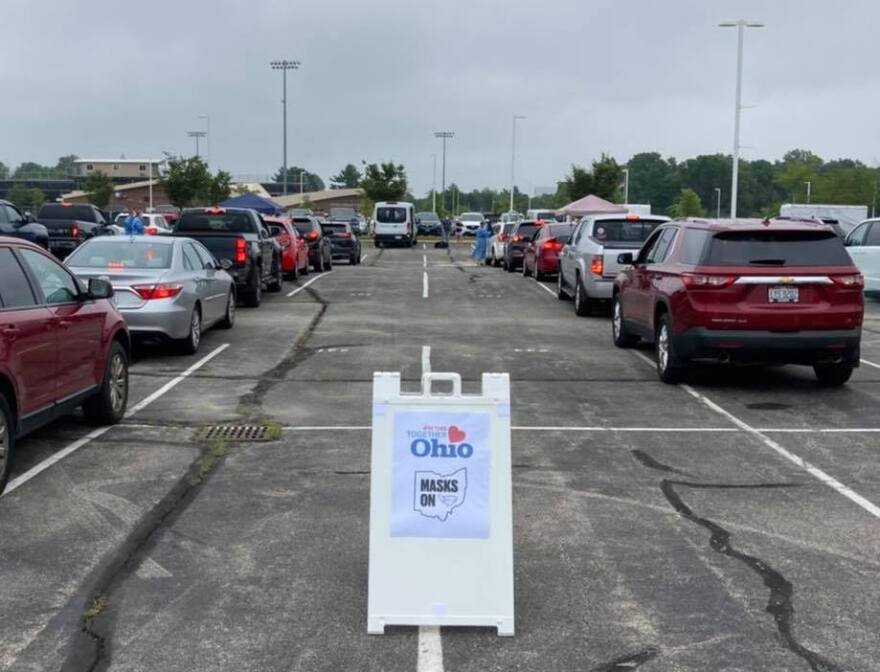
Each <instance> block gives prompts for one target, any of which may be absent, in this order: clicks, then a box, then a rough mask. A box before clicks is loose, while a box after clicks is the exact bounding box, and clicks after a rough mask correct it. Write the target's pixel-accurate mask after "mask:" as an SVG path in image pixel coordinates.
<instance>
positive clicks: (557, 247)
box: [522, 219, 574, 281]
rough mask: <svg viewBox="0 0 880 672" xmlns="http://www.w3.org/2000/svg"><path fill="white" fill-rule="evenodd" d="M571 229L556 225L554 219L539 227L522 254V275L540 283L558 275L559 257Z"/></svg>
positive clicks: (564, 225)
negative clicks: (532, 277) (546, 278)
mask: <svg viewBox="0 0 880 672" xmlns="http://www.w3.org/2000/svg"><path fill="white" fill-rule="evenodd" d="M573 228H574V227H573V225H571V224H557V223H556V220H555V219H554V220H552V221H547V222H546V223H545V224H544V226H542V227H540V228H539V229H538V231H537V232H536V233H535V235H534V236H533V237H532V240H531V241H530V242H529V244H528V246H527V247H526V248H525V250H524V252H523V262H522V272H523V275H524V276H526V277H528V276H530V275H534V276H535V280H538V281H540V280H543V279H544V278H545V277H547V276H548V275H552V274H554V273H558V272H559V255H560V253H561V252H562V247H563V245H567V244H568V241H569V240H570V239H571V233H572V229H573Z"/></svg>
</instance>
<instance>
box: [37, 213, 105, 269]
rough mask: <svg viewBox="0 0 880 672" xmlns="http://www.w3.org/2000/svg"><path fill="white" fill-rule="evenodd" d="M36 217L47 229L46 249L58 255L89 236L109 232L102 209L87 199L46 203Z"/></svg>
mask: <svg viewBox="0 0 880 672" xmlns="http://www.w3.org/2000/svg"><path fill="white" fill-rule="evenodd" d="M37 221H38V222H39V223H40V224H42V225H43V226H45V227H46V229H47V230H48V232H49V251H50V252H52V254H54V255H55V256H56V257H58V258H59V259H64V257H66V256H67V255H68V254H70V253H71V252H72V251H73V250H75V249H76V248H77V247H79V246H80V245H82V244H83V243H84V242H85V241H86V240H88V239H89V238H94V237H95V236H100V235H105V234H107V233H109V231H108V230H107V220H106V219H104V213H102V212H101V211H100V210H99V209H98V208H96V207H95V206H94V205H89V204H87V203H82V204H80V203H46V204H44V205H43V206H42V207H41V208H40V211H39V212H38V213H37Z"/></svg>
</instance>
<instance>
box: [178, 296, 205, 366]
mask: <svg viewBox="0 0 880 672" xmlns="http://www.w3.org/2000/svg"><path fill="white" fill-rule="evenodd" d="M201 343H202V312H201V310H199V307H198V306H196V307H195V308H193V312H192V315H191V316H190V318H189V335H188V336H187V337H186V338H184V339H183V340H182V341H180V351H181V352H182V353H183V354H184V355H194V354H196V353H197V352H198V351H199V345H201Z"/></svg>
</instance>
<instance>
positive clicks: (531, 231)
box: [516, 224, 541, 238]
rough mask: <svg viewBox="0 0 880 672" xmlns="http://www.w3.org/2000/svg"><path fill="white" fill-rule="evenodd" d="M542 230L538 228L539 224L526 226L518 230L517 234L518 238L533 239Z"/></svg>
mask: <svg viewBox="0 0 880 672" xmlns="http://www.w3.org/2000/svg"><path fill="white" fill-rule="evenodd" d="M540 228H541V227H540V226H538V225H537V224H525V225H522V226H520V227H519V228H518V229H517V230H516V234H517V235H518V236H522V237H523V238H531V237H532V236H534V235H535V231H537V230H538V229H540Z"/></svg>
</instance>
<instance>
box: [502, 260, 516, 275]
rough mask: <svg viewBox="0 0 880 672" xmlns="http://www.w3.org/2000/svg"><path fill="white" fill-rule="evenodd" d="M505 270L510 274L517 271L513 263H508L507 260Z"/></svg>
mask: <svg viewBox="0 0 880 672" xmlns="http://www.w3.org/2000/svg"><path fill="white" fill-rule="evenodd" d="M504 270H505V271H507V272H508V273H513V272H514V271H515V270H516V269H515V268H514V267H513V262H512V261H507V260H506V259H505V260H504Z"/></svg>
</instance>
